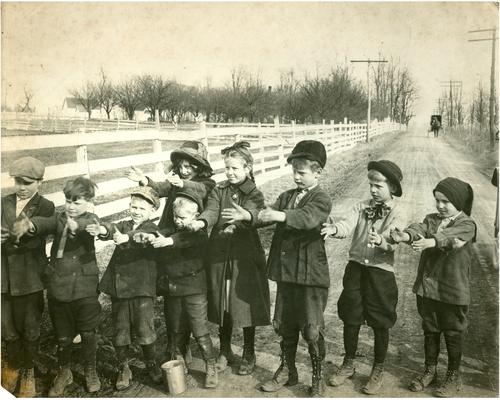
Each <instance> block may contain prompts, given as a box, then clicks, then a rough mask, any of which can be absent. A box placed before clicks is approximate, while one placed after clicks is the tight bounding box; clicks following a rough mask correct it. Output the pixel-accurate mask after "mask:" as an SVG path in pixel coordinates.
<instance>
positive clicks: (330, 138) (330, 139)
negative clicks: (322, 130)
mask: <svg viewBox="0 0 500 400" xmlns="http://www.w3.org/2000/svg"><path fill="white" fill-rule="evenodd" d="M329 132H330V133H329V135H328V142H329V143H330V151H333V148H334V147H335V145H334V140H335V121H334V120H333V119H331V120H330V129H329Z"/></svg>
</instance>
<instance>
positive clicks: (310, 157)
mask: <svg viewBox="0 0 500 400" xmlns="http://www.w3.org/2000/svg"><path fill="white" fill-rule="evenodd" d="M294 158H306V159H307V160H310V161H316V162H318V163H319V165H321V168H325V164H322V163H321V161H320V160H318V159H317V158H316V157H314V156H313V155H312V154H311V153H295V154H290V155H289V156H288V157H287V159H286V162H288V163H289V162H290V161H292V160H293V159H294Z"/></svg>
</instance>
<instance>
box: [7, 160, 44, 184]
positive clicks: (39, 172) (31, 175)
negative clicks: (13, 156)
mask: <svg viewBox="0 0 500 400" xmlns="http://www.w3.org/2000/svg"><path fill="white" fill-rule="evenodd" d="M44 173H45V165H44V164H43V163H42V162H41V161H40V160H37V159H36V158H33V157H21V158H18V159H17V160H15V161H14V162H13V163H12V165H11V166H10V169H9V175H10V176H13V177H18V178H22V179H23V180H25V181H27V182H34V181H39V180H41V179H43V175H44Z"/></svg>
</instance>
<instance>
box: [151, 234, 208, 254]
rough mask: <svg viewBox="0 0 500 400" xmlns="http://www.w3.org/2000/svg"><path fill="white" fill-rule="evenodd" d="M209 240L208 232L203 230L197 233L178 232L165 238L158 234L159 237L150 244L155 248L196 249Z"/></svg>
mask: <svg viewBox="0 0 500 400" xmlns="http://www.w3.org/2000/svg"><path fill="white" fill-rule="evenodd" d="M207 238H208V236H207V231H206V230H205V229H201V230H199V231H197V232H189V231H182V232H176V233H173V234H172V235H170V236H163V235H162V234H161V233H158V236H157V237H156V238H155V239H153V240H151V242H150V243H151V245H152V246H153V247H154V248H177V249H180V248H189V247H193V248H196V247H198V246H199V245H201V244H203V243H204V242H205V241H206V240H207Z"/></svg>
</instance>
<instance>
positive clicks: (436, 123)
mask: <svg viewBox="0 0 500 400" xmlns="http://www.w3.org/2000/svg"><path fill="white" fill-rule="evenodd" d="M441 122H442V118H441V115H438V114H435V115H431V127H430V129H429V132H433V133H434V137H435V138H437V137H438V136H439V130H440V129H441Z"/></svg>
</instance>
